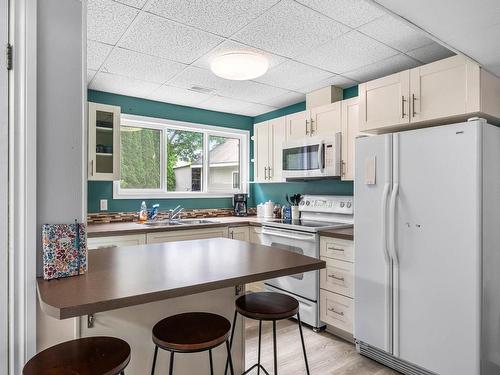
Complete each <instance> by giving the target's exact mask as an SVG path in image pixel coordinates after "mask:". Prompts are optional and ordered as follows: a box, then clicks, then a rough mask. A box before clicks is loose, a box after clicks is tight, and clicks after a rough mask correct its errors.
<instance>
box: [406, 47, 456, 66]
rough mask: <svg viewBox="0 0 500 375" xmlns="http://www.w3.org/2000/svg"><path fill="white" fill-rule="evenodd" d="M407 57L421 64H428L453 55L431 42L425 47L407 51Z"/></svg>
mask: <svg viewBox="0 0 500 375" xmlns="http://www.w3.org/2000/svg"><path fill="white" fill-rule="evenodd" d="M406 54H407V55H408V56H410V57H413V58H414V59H417V60H418V61H420V62H421V63H424V64H428V63H431V62H433V61H437V60H441V59H445V58H447V57H450V56H453V55H454V54H455V53H454V52H452V51H450V50H449V49H448V48H445V47H443V46H442V45H440V44H438V43H436V42H433V43H431V44H428V45H426V46H423V47H420V48H417V49H414V50H412V51H408V52H407V53H406Z"/></svg>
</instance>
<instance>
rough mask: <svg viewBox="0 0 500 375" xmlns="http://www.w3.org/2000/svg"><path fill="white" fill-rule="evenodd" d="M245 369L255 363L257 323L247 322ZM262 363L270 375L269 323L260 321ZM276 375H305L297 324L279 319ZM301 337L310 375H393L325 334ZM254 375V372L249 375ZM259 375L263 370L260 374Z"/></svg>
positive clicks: (351, 347)
mask: <svg viewBox="0 0 500 375" xmlns="http://www.w3.org/2000/svg"><path fill="white" fill-rule="evenodd" d="M245 326H246V339H247V341H246V353H245V354H246V364H247V368H249V367H250V366H251V365H253V364H254V363H256V362H257V344H258V333H259V323H258V322H257V321H252V320H250V319H246V322H245ZM262 328H263V329H262V331H263V334H262V353H261V363H262V364H263V365H264V367H265V368H266V369H267V370H268V371H269V373H270V374H272V373H273V371H272V370H273V345H272V341H273V340H272V323H271V322H263V326H262ZM277 334H278V373H279V374H287V375H289V374H293V375H300V374H306V371H305V367H304V358H303V356H302V348H301V344H300V335H299V329H298V326H297V323H296V322H295V321H291V320H282V321H279V322H278V323H277ZM304 337H305V342H306V348H307V357H308V360H309V368H310V371H311V375H396V374H399V373H398V372H396V371H393V370H391V369H388V368H387V367H384V366H382V365H380V364H378V363H377V362H374V361H372V360H370V359H368V358H365V357H363V356H361V355H360V354H358V353H357V352H356V349H355V347H354V345H353V344H351V343H349V342H347V341H344V340H342V339H340V338H337V337H336V336H333V335H331V334H329V333H327V332H322V333H315V332H313V331H312V330H311V329H309V328H305V327H304ZM254 374H257V370H254V371H253V372H252V373H250V375H254ZM261 374H263V373H262V371H261Z"/></svg>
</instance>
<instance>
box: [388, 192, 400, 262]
mask: <svg viewBox="0 0 500 375" xmlns="http://www.w3.org/2000/svg"><path fill="white" fill-rule="evenodd" d="M398 192H399V184H398V183H395V184H394V185H393V187H392V194H391V200H390V201H389V253H390V256H391V258H392V261H393V262H394V265H395V266H398V265H399V260H398V253H397V250H396V198H397V197H398Z"/></svg>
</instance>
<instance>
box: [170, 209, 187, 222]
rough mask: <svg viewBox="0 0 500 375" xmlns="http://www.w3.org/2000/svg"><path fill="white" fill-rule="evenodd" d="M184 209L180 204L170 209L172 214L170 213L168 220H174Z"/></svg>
mask: <svg viewBox="0 0 500 375" xmlns="http://www.w3.org/2000/svg"><path fill="white" fill-rule="evenodd" d="M182 211H184V208H183V207H181V206H180V205H179V206H177V207H175V208H174V209H173V210H170V214H169V215H168V222H169V223H171V222H173V221H174V220H175V219H176V218H177V217H178V216H179V214H180V213H181V212H182Z"/></svg>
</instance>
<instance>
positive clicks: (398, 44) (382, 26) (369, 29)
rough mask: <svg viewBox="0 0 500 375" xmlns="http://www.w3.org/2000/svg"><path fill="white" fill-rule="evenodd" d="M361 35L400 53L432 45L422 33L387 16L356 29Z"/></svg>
mask: <svg viewBox="0 0 500 375" xmlns="http://www.w3.org/2000/svg"><path fill="white" fill-rule="evenodd" d="M358 30H359V31H361V32H362V33H363V34H366V35H368V36H371V37H372V38H373V39H376V40H378V41H380V42H382V43H385V44H387V45H388V46H390V47H392V48H395V49H397V50H399V51H401V52H407V51H410V50H412V49H415V48H420V47H423V46H425V45H427V44H430V43H432V40H431V39H429V38H428V37H427V36H426V35H425V34H424V33H423V32H422V31H420V30H417V29H415V28H413V27H411V26H410V25H409V24H408V23H406V22H405V21H403V20H401V19H400V18H398V17H396V16H393V15H392V14H388V15H386V16H384V17H380V18H377V19H376V20H374V21H372V22H370V23H367V24H366V25H363V26H361V27H359V28H358Z"/></svg>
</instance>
